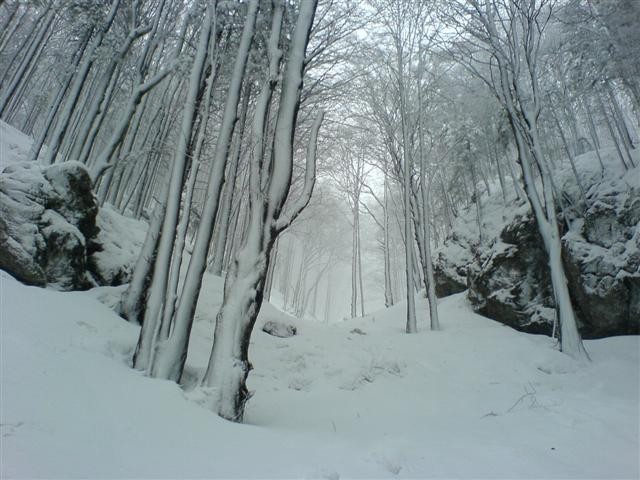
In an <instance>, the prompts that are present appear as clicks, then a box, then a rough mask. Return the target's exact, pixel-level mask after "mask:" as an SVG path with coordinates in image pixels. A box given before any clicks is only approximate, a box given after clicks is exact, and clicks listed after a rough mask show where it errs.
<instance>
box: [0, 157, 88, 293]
mask: <svg viewBox="0 0 640 480" xmlns="http://www.w3.org/2000/svg"><path fill="white" fill-rule="evenodd" d="M0 213H1V214H2V215H1V217H2V222H0V241H1V242H2V248H0V251H1V252H2V253H1V254H0V268H2V269H3V270H6V271H7V272H9V273H10V274H11V275H13V276H14V277H16V278H17V279H19V280H21V281H23V282H25V283H28V284H31V285H39V286H43V285H51V286H53V287H55V288H58V289H60V290H76V289H85V288H89V287H91V286H92V285H93V284H94V282H93V281H92V278H91V276H90V275H89V274H88V273H87V255H88V254H90V253H91V251H92V250H94V249H95V248H97V246H96V245H94V244H93V243H92V240H93V239H94V238H95V236H96V234H97V233H98V229H97V227H96V223H95V222H96V215H97V213H98V206H97V203H96V201H95V198H94V196H93V193H92V192H91V180H90V178H89V175H88V173H87V171H86V169H85V168H84V166H83V165H82V164H80V163H76V162H67V163H62V164H60V165H52V166H49V167H41V166H39V165H37V164H34V163H17V164H14V165H10V166H9V167H7V168H5V170H4V171H3V172H2V173H1V174H0Z"/></svg>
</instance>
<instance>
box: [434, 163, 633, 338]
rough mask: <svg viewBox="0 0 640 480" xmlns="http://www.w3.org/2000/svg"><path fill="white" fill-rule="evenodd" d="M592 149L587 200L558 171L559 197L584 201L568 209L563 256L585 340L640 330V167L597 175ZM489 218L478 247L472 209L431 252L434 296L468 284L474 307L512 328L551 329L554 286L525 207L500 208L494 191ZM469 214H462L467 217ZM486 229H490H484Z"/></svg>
mask: <svg viewBox="0 0 640 480" xmlns="http://www.w3.org/2000/svg"><path fill="white" fill-rule="evenodd" d="M590 157H593V153H590V154H587V155H584V156H583V158H582V159H581V160H582V162H583V163H582V165H579V166H581V167H582V173H583V174H582V177H581V179H582V182H583V184H584V185H585V186H586V189H587V199H586V204H582V203H581V202H582V200H581V199H579V198H578V195H577V189H576V186H575V180H574V179H573V178H572V176H571V175H567V174H566V173H565V174H564V175H563V174H560V175H558V178H557V179H556V181H557V184H558V185H560V186H561V188H562V190H563V193H564V194H565V198H568V199H570V200H571V201H573V203H574V204H576V205H582V208H583V209H584V211H583V212H582V214H579V215H577V214H575V213H572V212H571V211H569V212H568V218H570V221H569V224H570V228H569V229H568V231H567V232H566V233H565V234H564V236H563V238H562V242H563V261H564V264H565V271H566V274H567V280H568V285H569V290H570V293H571V296H572V300H573V304H574V308H575V311H576V315H577V317H578V323H579V327H580V331H581V333H582V335H583V336H584V337H585V338H597V337H603V336H610V335H623V334H638V333H640V169H637V168H636V169H635V170H631V171H629V172H626V173H625V172H620V171H616V170H615V169H614V168H612V169H611V170H607V173H608V175H606V176H605V177H604V178H603V177H602V176H601V173H600V169H599V168H595V167H594V164H593V162H590V160H593V158H590ZM483 202H484V203H483V204H482V205H483V207H482V208H483V209H484V210H483V213H484V215H485V216H486V217H487V219H486V223H487V225H484V228H483V231H484V233H485V240H484V243H483V244H482V245H481V246H480V245H479V241H478V235H477V232H476V233H474V232H473V230H474V228H475V230H477V227H475V224H474V223H475V222H474V221H473V220H472V219H473V215H474V214H475V212H473V211H469V212H468V213H466V214H463V215H462V216H461V218H459V219H458V225H456V226H454V229H455V235H451V236H450V237H449V238H448V239H447V241H446V243H445V246H444V247H442V248H441V249H440V250H439V252H438V255H437V257H436V262H435V273H436V285H438V286H439V288H438V294H439V295H440V296H442V295H448V294H452V293H456V292H458V291H460V290H461V289H462V287H463V286H464V288H468V297H469V300H470V301H471V304H472V305H473V307H474V309H475V310H476V311H478V312H479V313H481V314H483V315H485V316H487V317H490V318H493V319H495V320H497V321H500V322H502V323H505V324H507V325H510V326H512V327H514V328H516V329H518V330H522V331H526V332H531V333H545V334H550V333H551V331H552V328H553V321H554V318H555V306H554V299H553V290H552V287H551V280H550V276H549V268H548V263H547V262H548V260H547V255H546V253H545V250H544V245H543V243H542V238H541V237H540V235H539V233H538V229H537V226H536V223H535V220H534V219H533V217H532V215H531V213H530V211H529V208H528V206H527V205H520V206H515V207H510V208H506V207H504V205H503V204H502V202H501V201H500V199H499V198H497V196H494V197H488V198H487V197H484V198H483ZM466 217H468V218H466ZM487 233H489V235H487Z"/></svg>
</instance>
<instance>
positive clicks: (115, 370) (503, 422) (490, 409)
mask: <svg viewBox="0 0 640 480" xmlns="http://www.w3.org/2000/svg"><path fill="white" fill-rule="evenodd" d="M121 290H122V288H121V287H120V288H105V287H102V288H98V289H94V290H91V291H88V292H71V293H60V292H56V291H52V290H45V289H40V288H35V287H27V286H24V285H22V284H20V283H19V282H17V281H15V280H14V279H13V278H11V277H10V276H8V275H7V274H5V273H0V295H1V297H0V302H1V303H0V315H1V332H0V334H1V345H0V346H1V365H2V366H1V374H2V396H1V399H0V405H1V407H0V409H1V412H0V416H1V420H0V423H1V427H0V428H1V437H0V440H1V447H0V452H1V457H0V462H1V466H0V477H2V478H7V477H22V478H25V477H31V478H33V477H48V478H80V477H82V478H105V477H108V478H123V477H128V478H134V477H145V478H152V477H153V478H167V477H169V478H195V477H209V478H212V477H218V478H220V477H223V478H250V477H252V478H292V477H295V478H329V479H338V478H356V477H359V478H396V477H397V478H409V477H413V478H415V477H438V478H597V477H599V478H638V476H639V475H640V467H639V454H638V452H639V436H640V435H639V425H640V412H639V409H640V398H639V397H640V393H639V392H640V386H639V379H640V375H639V370H640V358H639V356H640V355H639V352H640V338H639V337H634V336H629V337H613V338H607V339H602V340H593V341H587V342H586V347H587V349H588V351H589V354H590V355H591V357H592V362H591V363H590V364H589V365H580V364H578V363H575V362H574V361H573V360H571V359H570V358H569V357H567V356H566V355H564V354H562V353H559V352H558V351H557V350H556V349H555V345H554V342H553V341H552V340H551V339H549V338H547V337H544V336H536V335H527V334H523V333H519V332H516V331H514V330H512V329H510V328H508V327H506V326H503V325H501V324H499V323H496V322H494V321H492V320H489V319H486V318H483V317H481V316H478V315H476V314H474V313H473V312H472V310H471V308H470V307H469V306H468V304H467V301H466V299H465V296H464V294H460V295H455V296H452V297H448V298H445V299H443V300H442V301H441V302H440V305H439V308H440V315H441V323H442V327H443V329H442V331H439V332H431V331H429V330H428V328H427V326H428V322H427V319H426V318H424V317H423V318H421V319H420V321H419V328H420V332H419V333H418V334H416V335H407V334H405V333H404V331H403V328H404V309H403V306H402V305H398V306H395V307H393V308H390V309H386V310H383V311H380V312H377V313H374V314H372V315H368V316H367V317H365V318H363V319H353V320H347V321H344V322H340V323H335V324H329V325H327V324H320V323H313V322H308V321H303V320H298V319H294V318H291V317H289V316H287V315H286V314H285V313H282V312H280V311H279V310H277V309H276V308H275V307H273V306H272V305H270V304H266V305H265V306H264V308H263V311H262V313H261V317H260V319H259V321H258V325H257V328H256V330H255V331H254V334H253V337H252V344H251V351H250V356H251V360H252V362H253V365H254V367H255V370H254V371H253V372H252V373H251V375H250V377H249V387H250V389H251V390H254V391H255V395H254V397H253V398H252V399H251V400H250V401H249V403H248V406H247V413H246V418H245V421H246V423H245V424H242V425H240V424H233V423H229V422H226V421H224V420H222V419H220V418H219V417H217V416H216V415H214V414H213V413H211V412H210V411H208V410H206V409H205V408H203V407H201V406H199V404H198V402H197V395H196V394H195V393H194V392H191V391H190V388H191V386H192V385H193V384H195V380H196V379H197V378H198V377H199V376H200V375H202V373H203V370H204V368H205V366H206V363H207V360H208V356H209V350H210V347H211V339H212V332H213V319H214V317H215V313H216V310H217V306H218V305H219V303H220V298H221V291H222V280H221V279H220V278H218V277H213V276H207V277H206V278H205V285H204V288H203V294H202V299H201V302H200V303H199V306H198V315H197V318H196V322H195V325H194V335H193V338H192V342H191V349H190V356H189V359H188V368H187V375H186V382H185V383H186V385H185V388H184V389H181V388H180V387H179V386H178V385H176V384H175V383H171V382H168V381H159V380H153V379H149V378H146V377H144V376H143V375H141V374H140V373H139V372H136V371H134V370H132V369H131V368H130V361H131V356H132V353H133V350H134V347H135V343H136V340H137V335H138V328H137V327H135V326H133V325H131V324H128V323H127V322H125V321H124V320H122V319H121V318H119V317H118V316H117V315H115V314H114V313H113V312H112V310H110V309H109V308H108V307H107V306H105V305H104V303H107V304H108V303H109V302H110V301H113V300H114V298H115V297H116V295H115V294H117V293H118V292H120V291H121ZM100 300H101V301H102V303H101V301H100ZM418 306H419V310H420V311H421V312H425V311H426V307H425V305H424V303H422V301H421V302H420V303H419V304H418ZM273 319H280V320H284V321H287V322H291V323H293V324H295V325H296V326H297V328H298V335H296V336H295V337H291V338H287V339H284V338H276V337H272V336H270V335H267V334H266V333H264V332H262V331H261V330H260V327H261V325H262V323H263V322H265V321H267V320H273ZM356 328H357V329H360V330H361V332H356V331H355V330H354V329H356ZM363 333H364V334H363Z"/></svg>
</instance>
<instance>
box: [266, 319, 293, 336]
mask: <svg viewBox="0 0 640 480" xmlns="http://www.w3.org/2000/svg"><path fill="white" fill-rule="evenodd" d="M262 331H263V332H265V333H268V334H269V335H273V336H274V337H280V338H289V337H293V336H294V335H296V334H297V333H298V329H297V328H296V327H295V326H293V325H290V324H288V323H284V322H281V321H277V320H268V321H267V322H265V324H264V325H263V327H262Z"/></svg>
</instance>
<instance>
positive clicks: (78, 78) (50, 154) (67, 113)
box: [45, 0, 120, 164]
mask: <svg viewBox="0 0 640 480" xmlns="http://www.w3.org/2000/svg"><path fill="white" fill-rule="evenodd" d="M119 5H120V0H113V1H112V3H111V7H110V10H109V13H108V15H107V18H106V20H105V22H104V24H103V25H102V26H101V28H100V29H99V30H98V31H97V32H96V34H95V36H94V38H93V40H92V41H91V44H90V45H89V47H88V49H87V51H86V52H85V54H84V60H83V62H82V64H81V65H80V67H79V68H78V71H77V72H76V73H75V76H74V80H73V84H72V86H71V88H70V90H69V94H68V95H67V100H66V102H65V104H64V107H63V109H62V111H61V112H60V118H59V119H58V124H57V125H56V128H55V130H54V132H53V134H52V136H51V138H50V139H49V143H48V145H47V147H48V149H47V155H46V158H45V163H46V164H52V163H54V162H55V160H56V155H57V154H58V150H59V149H60V145H61V143H62V140H63V138H64V136H65V133H66V131H67V128H68V126H69V122H70V121H71V115H72V113H73V111H74V109H75V107H76V104H77V102H78V99H79V97H80V92H81V91H82V87H83V86H84V84H85V81H86V79H87V76H88V75H89V70H90V69H91V67H92V66H93V62H94V60H95V53H96V51H97V50H98V48H99V47H100V46H101V45H102V41H103V39H104V36H105V35H106V33H107V31H108V30H109V29H110V28H111V24H112V23H113V21H114V19H115V17H116V12H117V10H118V6H119Z"/></svg>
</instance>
